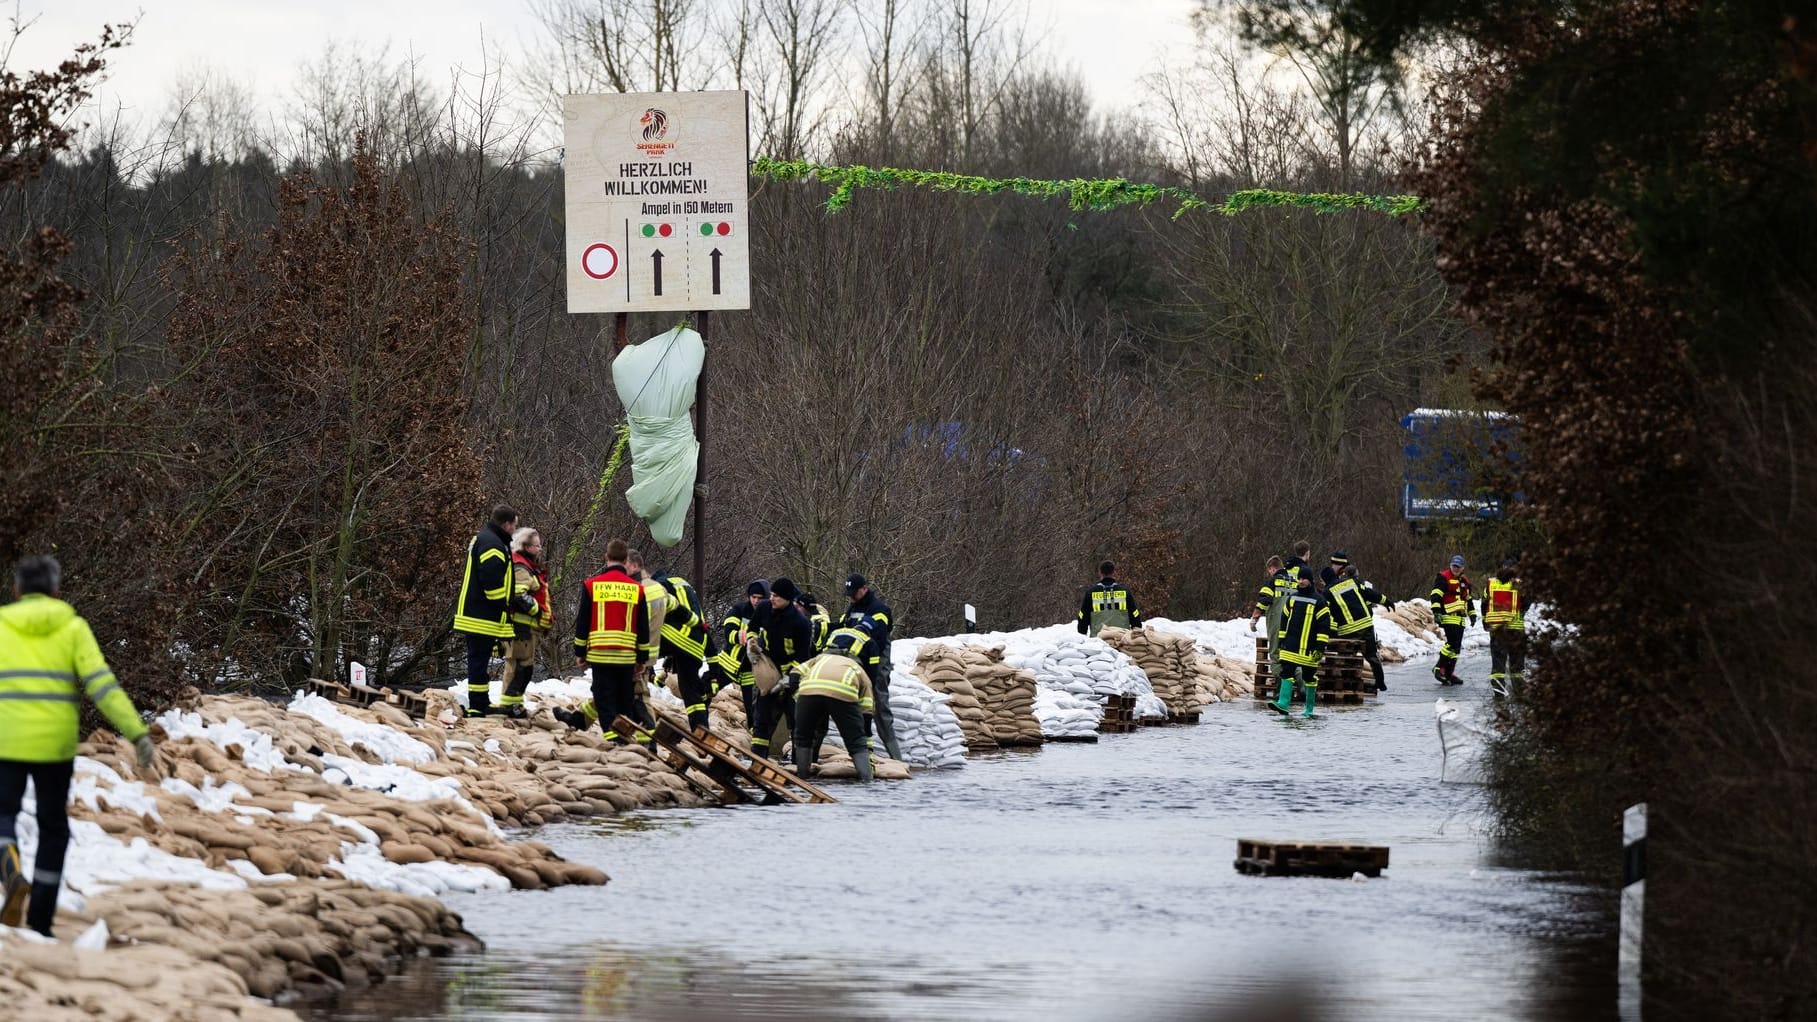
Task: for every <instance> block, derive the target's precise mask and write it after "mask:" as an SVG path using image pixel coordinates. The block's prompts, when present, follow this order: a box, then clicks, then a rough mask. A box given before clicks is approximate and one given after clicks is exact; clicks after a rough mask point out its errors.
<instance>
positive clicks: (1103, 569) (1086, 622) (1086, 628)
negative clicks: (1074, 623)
mask: <svg viewBox="0 0 1817 1022" xmlns="http://www.w3.org/2000/svg"><path fill="white" fill-rule="evenodd" d="M1140 627H1142V611H1141V609H1140V608H1138V607H1137V606H1136V601H1135V599H1134V598H1132V597H1131V596H1130V595H1129V590H1128V589H1127V588H1125V587H1124V586H1123V584H1122V583H1120V582H1118V581H1117V566H1116V565H1115V564H1114V563H1112V562H1110V561H1105V562H1104V563H1102V564H1100V565H1098V584H1097V585H1094V586H1092V587H1091V588H1090V589H1087V590H1085V596H1084V597H1083V598H1081V599H1080V600H1079V634H1080V635H1096V634H1098V633H1099V632H1101V631H1103V630H1104V629H1106V628H1140Z"/></svg>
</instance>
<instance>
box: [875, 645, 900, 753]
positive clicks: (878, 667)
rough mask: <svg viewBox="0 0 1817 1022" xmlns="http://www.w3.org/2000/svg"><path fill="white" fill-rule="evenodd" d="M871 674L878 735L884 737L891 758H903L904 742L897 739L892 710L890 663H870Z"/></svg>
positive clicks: (884, 747) (885, 749)
mask: <svg viewBox="0 0 1817 1022" xmlns="http://www.w3.org/2000/svg"><path fill="white" fill-rule="evenodd" d="M869 671H870V675H871V698H872V700H873V701H874V702H875V703H876V704H877V706H876V710H875V712H874V713H873V714H872V716H874V717H875V718H876V723H877V737H879V738H881V739H883V751H885V752H887V753H889V754H890V758H891V759H901V758H902V744H901V743H900V742H898V741H896V715H895V713H893V712H892V711H891V710H890V665H889V664H886V663H875V664H871V665H869Z"/></svg>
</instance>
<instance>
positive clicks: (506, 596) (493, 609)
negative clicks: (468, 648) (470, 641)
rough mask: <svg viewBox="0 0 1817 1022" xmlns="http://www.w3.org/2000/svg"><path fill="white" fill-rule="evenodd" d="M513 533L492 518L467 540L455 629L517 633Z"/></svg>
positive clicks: (505, 634)
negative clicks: (513, 600) (514, 625)
mask: <svg viewBox="0 0 1817 1022" xmlns="http://www.w3.org/2000/svg"><path fill="white" fill-rule="evenodd" d="M511 585H512V578H511V537H510V536H507V535H506V534H505V531H504V530H503V529H501V528H499V527H498V526H496V525H493V524H492V523H491V522H487V523H486V525H485V527H484V528H482V529H480V530H479V532H478V533H477V534H476V535H475V536H474V537H473V539H472V541H471V542H469V543H468V544H467V565H466V567H465V568H463V569H462V570H461V595H460V600H459V601H458V602H457V603H455V605H454V630H455V631H457V632H462V633H464V634H467V635H491V636H495V637H497V638H500V639H511V638H515V637H516V636H517V630H516V629H514V628H512V627H511Z"/></svg>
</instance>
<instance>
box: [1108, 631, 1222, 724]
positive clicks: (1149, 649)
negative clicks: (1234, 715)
mask: <svg viewBox="0 0 1817 1022" xmlns="http://www.w3.org/2000/svg"><path fill="white" fill-rule="evenodd" d="M1098 636H1099V638H1102V639H1103V640H1104V641H1105V642H1108V643H1110V645H1111V646H1113V647H1115V648H1116V649H1118V650H1121V651H1122V652H1123V653H1124V654H1126V655H1127V656H1128V657H1129V658H1130V659H1131V660H1134V661H1135V662H1136V666H1137V667H1140V668H1141V669H1142V673H1143V674H1146V675H1147V676H1148V683H1149V684H1150V685H1152V686H1154V690H1155V695H1156V696H1158V697H1159V698H1160V700H1161V702H1162V703H1163V704H1165V705H1166V707H1167V713H1168V715H1169V716H1173V715H1176V714H1187V713H1196V712H1198V709H1199V707H1200V706H1201V705H1203V704H1202V703H1200V702H1199V701H1198V698H1199V691H1198V676H1199V651H1198V647H1197V646H1195V645H1194V644H1193V641H1192V639H1191V638H1189V637H1188V636H1185V635H1176V634H1174V633H1172V632H1162V631H1157V630H1155V629H1153V628H1106V629H1104V630H1102V631H1100V632H1099V633H1098Z"/></svg>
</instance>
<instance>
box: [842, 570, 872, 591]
mask: <svg viewBox="0 0 1817 1022" xmlns="http://www.w3.org/2000/svg"><path fill="white" fill-rule="evenodd" d="M868 584H869V583H867V582H866V581H865V580H864V576H863V575H860V574H858V573H857V572H855V571H854V572H852V573H851V574H850V575H847V576H846V577H845V592H846V595H847V596H850V595H851V594H853V593H855V592H857V591H858V590H860V589H863V588H864V587H865V586H866V585H868Z"/></svg>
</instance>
